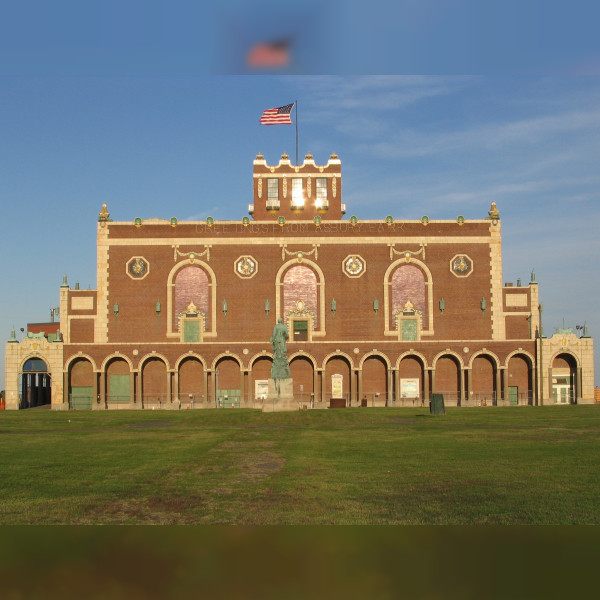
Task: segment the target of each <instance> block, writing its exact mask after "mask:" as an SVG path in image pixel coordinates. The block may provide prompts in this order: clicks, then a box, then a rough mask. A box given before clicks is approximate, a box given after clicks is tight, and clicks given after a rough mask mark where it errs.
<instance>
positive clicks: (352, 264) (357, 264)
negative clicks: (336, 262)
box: [342, 254, 367, 278]
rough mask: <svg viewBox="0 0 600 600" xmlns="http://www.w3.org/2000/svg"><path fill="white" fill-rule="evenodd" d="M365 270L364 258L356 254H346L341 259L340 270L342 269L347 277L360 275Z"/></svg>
mask: <svg viewBox="0 0 600 600" xmlns="http://www.w3.org/2000/svg"><path fill="white" fill-rule="evenodd" d="M366 270H367V265H366V263H365V260H364V258H362V257H361V256H358V255H357V254H352V255H350V256H346V258H345V259H344V260H343V261H342V271H344V273H345V274H346V275H347V276H348V277H353V278H358V277H361V276H362V275H364V273H365V271H366Z"/></svg>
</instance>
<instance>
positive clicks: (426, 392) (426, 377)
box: [423, 367, 432, 403]
mask: <svg viewBox="0 0 600 600" xmlns="http://www.w3.org/2000/svg"><path fill="white" fill-rule="evenodd" d="M430 373H432V371H431V369H426V368H425V367H423V396H424V398H423V403H425V402H429V400H430V399H431V390H430V389H429V375H430Z"/></svg>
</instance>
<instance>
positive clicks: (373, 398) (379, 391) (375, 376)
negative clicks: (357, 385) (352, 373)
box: [361, 356, 390, 406]
mask: <svg viewBox="0 0 600 600" xmlns="http://www.w3.org/2000/svg"><path fill="white" fill-rule="evenodd" d="M387 390H388V368H387V364H386V362H385V360H383V358H382V357H381V356H369V357H368V358H367V359H366V360H365V361H364V362H363V365H362V396H361V402H363V403H364V400H366V401H367V406H387V404H388V400H390V399H388V394H387Z"/></svg>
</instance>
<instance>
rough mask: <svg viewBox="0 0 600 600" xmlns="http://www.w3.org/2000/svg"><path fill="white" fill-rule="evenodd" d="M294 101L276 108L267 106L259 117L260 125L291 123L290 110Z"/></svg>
mask: <svg viewBox="0 0 600 600" xmlns="http://www.w3.org/2000/svg"><path fill="white" fill-rule="evenodd" d="M294 104H295V102H292V103H291V104H286V105H285V106H279V107H277V108H267V110H265V111H264V112H263V114H262V117H261V118H260V124H261V125H291V124H292V117H291V112H292V108H294Z"/></svg>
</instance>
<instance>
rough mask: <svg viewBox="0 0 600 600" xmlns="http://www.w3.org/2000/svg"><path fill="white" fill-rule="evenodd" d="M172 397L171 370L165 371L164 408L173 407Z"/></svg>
mask: <svg viewBox="0 0 600 600" xmlns="http://www.w3.org/2000/svg"><path fill="white" fill-rule="evenodd" d="M172 399H173V377H172V373H171V371H167V397H166V398H165V408H173V407H172V406H171V400H172Z"/></svg>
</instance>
